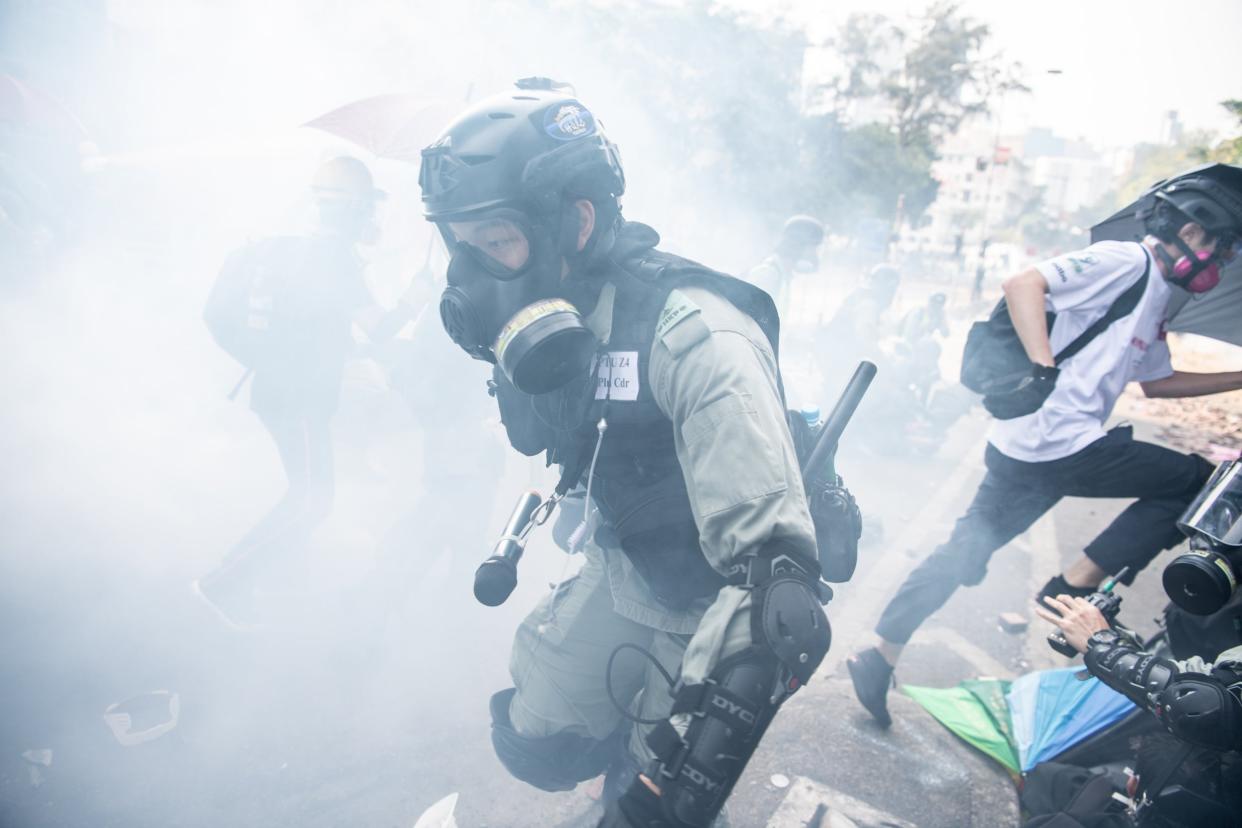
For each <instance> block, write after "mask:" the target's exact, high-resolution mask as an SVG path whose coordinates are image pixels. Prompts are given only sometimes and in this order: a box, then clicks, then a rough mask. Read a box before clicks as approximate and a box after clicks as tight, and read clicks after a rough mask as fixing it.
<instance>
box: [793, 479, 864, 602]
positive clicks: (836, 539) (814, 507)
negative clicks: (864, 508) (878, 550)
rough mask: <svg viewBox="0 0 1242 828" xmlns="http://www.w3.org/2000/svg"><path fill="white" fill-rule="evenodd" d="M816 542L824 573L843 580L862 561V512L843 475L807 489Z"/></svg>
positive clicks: (827, 578)
mask: <svg viewBox="0 0 1242 828" xmlns="http://www.w3.org/2000/svg"><path fill="white" fill-rule="evenodd" d="M807 505H808V507H809V509H810V512H811V521H812V522H813V523H814V524H815V545H816V547H817V548H818V550H819V569H820V577H821V578H823V579H824V580H825V581H828V582H829V583H833V584H843V583H845V582H846V581H848V580H849V579H850V578H852V577H853V576H854V568H855V567H856V566H857V565H858V540H859V538H861V537H862V513H861V512H860V511H859V510H858V503H857V502H855V500H854V495H852V494H850V490H849V489H847V488H845V484H844V482H843V481H842V480H841V478H840V476H837V477H836V478H835V479H834V480H833V481H832V482H831V483H827V484H822V485H816V486H815V487H814V488H812V490H811V491H809V492H807Z"/></svg>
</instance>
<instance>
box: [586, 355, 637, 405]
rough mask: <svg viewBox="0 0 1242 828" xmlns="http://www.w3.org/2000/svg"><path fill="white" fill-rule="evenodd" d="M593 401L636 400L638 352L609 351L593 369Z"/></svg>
mask: <svg viewBox="0 0 1242 828" xmlns="http://www.w3.org/2000/svg"><path fill="white" fill-rule="evenodd" d="M595 399H597V400H627V401H630V402H633V401H634V400H637V399H638V351H609V352H608V353H607V354H605V355H604V357H603V358H602V359H600V360H599V362H598V363H597V364H596V367H595Z"/></svg>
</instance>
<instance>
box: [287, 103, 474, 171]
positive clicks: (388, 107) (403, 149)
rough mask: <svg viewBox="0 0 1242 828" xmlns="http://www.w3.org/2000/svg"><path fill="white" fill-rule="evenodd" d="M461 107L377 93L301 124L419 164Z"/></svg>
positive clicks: (379, 154)
mask: <svg viewBox="0 0 1242 828" xmlns="http://www.w3.org/2000/svg"><path fill="white" fill-rule="evenodd" d="M457 108H459V107H454V106H452V105H450V104H447V103H444V102H441V101H430V100H427V99H426V98H418V97H415V96H414V95H376V96H374V97H371V98H363V99H362V100H358V101H354V102H353V103H348V104H345V105H344V106H342V107H338V108H337V109H334V110H332V111H331V112H326V113H324V114H323V115H320V116H319V117H318V118H313V119H311V120H309V121H307V122H306V123H305V124H303V125H302V126H307V127H311V128H313V129H319V130H323V131H324V132H328V133H331V134H332V135H336V136H338V137H341V138H344V139H345V140H347V141H351V142H353V143H355V144H357V145H358V146H360V147H362V148H363V149H366V150H369V151H370V152H372V153H374V154H375V155H376V156H378V157H379V158H391V159H393V160H395V161H408V162H412V163H418V162H419V161H420V160H421V158H422V150H423V147H425V146H427V145H429V144H431V143H432V142H433V141H435V139H436V138H437V137H438V136H439V134H440V131H441V130H442V129H443V128H444V126H445V125H447V124H448V122H449V119H450V118H452V116H453V115H454V113H455V110H456V109H457Z"/></svg>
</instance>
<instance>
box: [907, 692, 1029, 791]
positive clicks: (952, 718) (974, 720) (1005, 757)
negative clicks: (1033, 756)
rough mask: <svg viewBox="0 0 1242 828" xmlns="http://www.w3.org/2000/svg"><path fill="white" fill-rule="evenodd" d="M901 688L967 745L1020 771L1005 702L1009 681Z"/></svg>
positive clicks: (1010, 769) (1011, 771) (1015, 772)
mask: <svg viewBox="0 0 1242 828" xmlns="http://www.w3.org/2000/svg"><path fill="white" fill-rule="evenodd" d="M901 689H902V690H903V691H904V692H905V694H906V695H907V696H909V697H910V698H912V699H914V700H915V701H916V702H918V703H919V704H921V705H922V706H923V708H924V709H925V710H926V711H927V712H928V713H930V714H932V716H934V717H935V718H936V720H937V721H938V722H940V723H941V724H942V725H944V726H945V727H947V728H948V729H949V730H951V731H952V732H953V733H954V734H955V735H956V736H957V737H958V738H960V739H962V740H963V741H964V742H966V744H968V745H970V746H971V747H974V748H977V749H978V750H980V751H982V752H983V753H985V754H987V755H988V756H990V757H992V758H993V759H995V760H996V761H997V762H1000V763H1001V764H1002V765H1004V766H1005V767H1006V768H1007V769H1008V770H1009V772H1010V773H1013V774H1017V773H1020V772H1021V769H1020V767H1019V765H1018V753H1017V751H1016V750H1015V749H1014V740H1013V734H1012V725H1011V724H1010V721H1009V709H1008V707H1006V705H1005V693H1006V691H1007V690H1008V689H1009V682H1007V681H1000V680H997V679H978V680H975V681H964V682H962V683H961V684H959V685H958V686H957V687H949V688H947V689H942V688H938V687H914V686H912V685H908V684H907V685H904V686H903V687H902V688H901Z"/></svg>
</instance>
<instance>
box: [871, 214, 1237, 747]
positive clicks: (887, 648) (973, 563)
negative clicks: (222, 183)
mask: <svg viewBox="0 0 1242 828" xmlns="http://www.w3.org/2000/svg"><path fill="white" fill-rule="evenodd" d="M1216 206H1217V207H1220V205H1216ZM1217 212H1218V217H1219V221H1216V222H1214V223H1212V222H1209V223H1210V224H1211V225H1212V232H1209V231H1208V230H1207V229H1205V227H1204V226H1203V225H1202V224H1200V223H1198V222H1195V221H1191V220H1190V219H1189V218H1188V217H1187V216H1186V215H1185V214H1183V213H1181V212H1180V211H1179V210H1177V209H1176V208H1175V207H1174V206H1173V205H1172V203H1169V204H1162V205H1161V206H1160V210H1159V212H1158V215H1155V216H1154V217H1153V216H1150V215H1149V216H1146V217H1145V219H1144V220H1145V221H1146V222H1147V227H1148V230H1149V232H1157V231H1158V233H1159V235H1148V236H1147V237H1146V238H1145V239H1144V240H1143V242H1142V243H1138V242H1116V241H1106V242H1100V243H1098V244H1094V245H1091V246H1090V247H1088V248H1086V249H1085V250H1081V251H1078V252H1075V253H1071V254H1068V255H1064V256H1059V257H1057V258H1055V259H1052V260H1050V261H1047V262H1044V263H1042V264H1040V265H1038V266H1036V267H1032V268H1030V269H1029V270H1027V271H1025V272H1023V273H1020V274H1018V275H1016V276H1014V277H1012V278H1010V279H1008V280H1007V281H1006V282H1005V283H1004V290H1005V299H1006V302H1007V304H1008V308H1009V314H1010V318H1011V319H1012V320H1013V324H1014V330H1015V331H1016V332H1017V335H1018V338H1019V340H1020V341H1021V342H1022V345H1023V347H1024V348H1025V350H1026V354H1027V356H1028V357H1029V359H1030V360H1031V363H1032V378H1033V381H1034V382H1036V383H1043V384H1044V386H1043V387H1044V388H1045V389H1046V390H1049V391H1050V393H1049V395H1048V396H1047V398H1046V400H1045V401H1044V403H1043V404H1042V406H1041V407H1040V408H1039V409H1038V410H1037V411H1035V412H1034V413H1033V414H1028V415H1026V416H1024V417H1018V418H1015V419H1011V420H1000V421H997V422H996V423H995V424H994V425H993V427H992V431H991V434H990V435H989V444H988V447H987V450H986V454H985V458H984V459H985V463H986V465H987V469H988V473H987V475H986V476H985V477H984V479H983V482H982V483H981V484H980V486H979V490H978V491H977V492H976V494H975V497H974V499H973V501H972V502H971V504H970V507H969V508H968V509H967V512H966V514H965V515H963V516H962V517H961V518H959V519H958V521H957V524H956V526H955V527H954V530H953V533H952V535H951V537H950V538H949V540H948V542H947V543H945V544H943V545H941V546H940V547H938V548H937V549H936V550H935V551H934V552H933V553H932V554H931V555H930V556H929V557H928V558H926V559H925V560H924V561H923V562H922V563H921V564H920V565H919V566H918V567H917V568H915V569H914V570H913V571H912V572H911V573H910V575H909V576H908V577H907V578H906V581H905V583H904V584H902V586H901V588H900V589H899V590H898V592H897V594H896V595H895V596H894V597H893V599H892V600H891V601H890V602H889V604H888V606H887V607H886V608H885V610H884V613H883V615H882V616H881V618H880V621H879V623H878V624H877V626H876V632H877V633H878V634H879V637H880V641H879V644H878V646H877V647H873V648H868V649H866V650H863V651H861V652H859V653H857V654H855V655H854V656H852V657H851V658H850V660H849V662H848V667H849V670H850V675H851V678H852V679H853V682H854V689H855V692H856V693H857V695H858V697H859V700H860V701H861V702H862V703H863V705H864V706H865V707H866V708H867V710H868V711H870V712H871V714H872V715H873V716H875V718H876V719H877V720H878V721H879V722H880V723H881V724H882V725H885V726H887V724H888V723H889V717H888V711H887V706H886V694H887V690H888V687H889V684H890V683H891V681H892V671H893V665H895V664H896V661H897V659H898V657H899V656H900V653H901V650H902V648H903V647H904V646H905V644H906V642H907V641H908V640H909V639H910V636H911V635H912V634H913V633H914V631H915V630H916V629H917V628H918V627H919V625H920V624H922V622H923V621H924V620H925V619H926V618H927V617H928V616H930V615H931V614H932V613H933V612H935V611H936V610H937V609H939V608H940V607H941V606H942V605H943V604H944V602H945V601H947V600H948V598H949V596H950V595H952V594H953V592H954V591H955V590H956V589H957V588H958V587H959V586H973V585H975V584H978V583H979V582H980V581H982V580H983V576H984V574H985V572H986V570H987V564H988V561H989V559H990V558H991V556H992V554H993V553H994V552H995V551H996V550H997V549H999V548H1001V547H1002V546H1004V545H1005V544H1007V543H1008V542H1009V541H1010V540H1012V539H1013V538H1015V537H1016V536H1018V535H1019V534H1021V533H1022V532H1024V531H1026V530H1027V529H1028V528H1029V527H1030V526H1031V524H1032V523H1034V522H1035V521H1036V520H1037V519H1039V517H1040V516H1042V515H1043V514H1044V513H1045V512H1047V511H1048V510H1049V509H1051V508H1052V507H1053V506H1054V505H1055V504H1056V503H1057V501H1059V500H1060V499H1061V498H1062V497H1111V498H1136V500H1135V501H1134V502H1133V503H1132V504H1131V505H1130V506H1129V507H1128V508H1127V509H1126V510H1125V511H1123V512H1122V513H1121V515H1119V516H1118V517H1117V519H1116V520H1115V521H1114V522H1113V523H1112V524H1111V525H1110V526H1109V527H1108V528H1106V529H1105V530H1104V531H1103V532H1102V533H1101V534H1100V535H1099V536H1098V537H1097V538H1096V539H1095V540H1093V541H1092V542H1091V543H1090V544H1088V545H1087V547H1086V548H1085V550H1084V554H1083V555H1082V556H1081V557H1080V558H1079V559H1078V560H1076V561H1075V562H1074V563H1073V564H1072V565H1071V566H1070V567H1068V568H1067V569H1066V570H1065V573H1064V574H1063V575H1057V576H1056V577H1054V578H1052V579H1051V580H1050V581H1049V582H1048V584H1047V585H1045V587H1044V588H1043V590H1041V592H1040V597H1041V598H1042V597H1043V596H1044V595H1059V594H1068V595H1079V596H1083V595H1087V594H1090V593H1091V592H1092V591H1094V589H1095V588H1096V587H1097V586H1098V585H1099V583H1100V582H1101V581H1102V580H1103V579H1104V578H1105V577H1106V576H1107V575H1109V574H1110V573H1114V572H1117V571H1119V570H1120V569H1121V568H1122V567H1129V571H1130V574H1129V576H1128V578H1127V579H1126V581H1127V582H1128V581H1129V578H1132V577H1133V575H1134V574H1135V573H1137V572H1138V571H1139V570H1140V569H1142V568H1143V567H1144V566H1146V565H1147V563H1148V562H1150V561H1151V559H1152V558H1154V557H1155V556H1156V555H1157V554H1158V553H1159V552H1160V551H1161V550H1162V549H1167V548H1172V547H1173V546H1175V545H1176V544H1177V543H1179V542H1180V541H1181V534H1180V533H1179V532H1178V530H1177V528H1176V525H1175V521H1176V518H1177V516H1178V514H1180V512H1181V511H1182V510H1183V509H1184V508H1185V506H1186V505H1187V504H1188V503H1189V502H1190V500H1191V499H1192V498H1193V497H1194V495H1195V494H1196V493H1197V492H1198V490H1199V489H1200V488H1201V486H1202V485H1203V483H1204V482H1206V480H1207V478H1208V476H1209V475H1210V474H1211V472H1212V466H1211V464H1209V463H1208V462H1207V461H1206V460H1204V459H1203V458H1201V457H1198V456H1197V455H1188V454H1182V453H1180V452H1176V451H1173V450H1171V449H1168V448H1164V447H1162V446H1157V445H1154V444H1151V443H1143V442H1140V441H1137V440H1134V439H1133V436H1132V432H1131V429H1130V428H1129V427H1122V428H1114V429H1112V430H1111V431H1106V430H1105V427H1104V426H1105V423H1106V421H1107V420H1108V417H1109V415H1110V414H1111V413H1112V410H1113V406H1114V405H1115V404H1116V402H1117V398H1118V397H1119V396H1120V395H1121V392H1122V390H1123V389H1124V388H1125V386H1126V384H1127V383H1129V382H1132V381H1136V382H1139V383H1140V384H1141V385H1142V388H1143V391H1144V393H1146V394H1147V396H1149V397H1191V396H1199V395H1203V394H1215V393H1220V392H1223V391H1232V390H1236V389H1242V371H1230V372H1224V373H1213V374H1193V373H1187V372H1183V371H1175V370H1174V369H1173V366H1172V364H1171V362H1170V358H1169V349H1168V344H1167V343H1166V342H1165V339H1164V336H1163V326H1164V321H1165V315H1166V311H1167V308H1168V303H1169V297H1170V295H1171V288H1170V284H1169V282H1174V283H1175V284H1179V286H1181V285H1187V284H1191V282H1190V279H1191V278H1192V277H1194V276H1195V275H1196V274H1197V273H1199V272H1200V271H1204V270H1205V268H1208V267H1211V266H1212V264H1211V262H1212V259H1213V257H1217V256H1224V255H1225V253H1224V250H1225V249H1226V248H1228V249H1230V250H1231V249H1232V245H1233V243H1234V241H1235V240H1236V238H1237V237H1238V235H1239V233H1240V232H1242V197H1240V198H1239V200H1238V201H1237V202H1236V204H1235V203H1234V202H1233V201H1230V200H1227V201H1226V204H1225V206H1224V207H1220V210H1219V211H1217ZM1198 215H1199V213H1197V212H1196V216H1198ZM1140 217H1143V216H1142V215H1141V216H1140ZM1156 219H1159V220H1158V221H1157V220H1156ZM1205 221H1206V219H1205ZM1218 244H1219V245H1220V246H1221V248H1222V251H1221V253H1217V246H1218ZM1204 257H1206V258H1207V259H1208V262H1207V263H1199V264H1197V265H1195V266H1191V265H1190V264H1187V263H1188V262H1190V261H1192V259H1202V258H1204ZM1179 260H1180V261H1179ZM1140 280H1146V287H1145V288H1144V289H1143V294H1142V297H1141V298H1140V299H1139V302H1138V304H1137V306H1136V307H1135V308H1134V310H1133V311H1131V312H1130V313H1129V314H1127V315H1125V316H1123V317H1121V318H1119V319H1117V320H1115V321H1114V322H1112V324H1111V325H1109V327H1107V328H1106V329H1105V330H1104V331H1103V332H1101V333H1100V334H1098V335H1097V336H1096V337H1094V338H1093V339H1092V340H1091V341H1090V342H1089V344H1087V345H1086V347H1084V348H1083V349H1082V350H1081V351H1079V352H1078V353H1077V354H1075V355H1073V356H1071V357H1069V358H1068V359H1066V360H1065V361H1064V362H1062V364H1061V365H1060V366H1056V364H1055V361H1054V358H1053V355H1054V354H1056V353H1059V352H1060V351H1061V350H1062V349H1064V348H1065V347H1066V346H1067V345H1068V344H1069V343H1070V342H1072V341H1074V340H1075V339H1076V338H1077V337H1078V335H1079V334H1081V333H1082V332H1083V331H1085V330H1086V329H1087V328H1088V327H1090V326H1091V325H1092V324H1093V323H1094V322H1096V321H1097V320H1099V319H1100V318H1102V317H1103V316H1104V315H1105V314H1106V313H1107V312H1108V309H1109V307H1110V306H1111V305H1112V304H1113V302H1114V300H1116V299H1117V298H1118V297H1119V296H1121V295H1122V294H1123V293H1125V292H1126V290H1127V289H1129V288H1130V287H1132V286H1134V285H1135V284H1136V283H1137V282H1139V281H1140ZM1201 282H1202V280H1200V283H1201ZM1200 283H1195V284H1200ZM1048 311H1053V312H1055V313H1056V318H1055V322H1054V324H1053V326H1052V330H1051V331H1049V330H1048V325H1047V312H1048Z"/></svg>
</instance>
